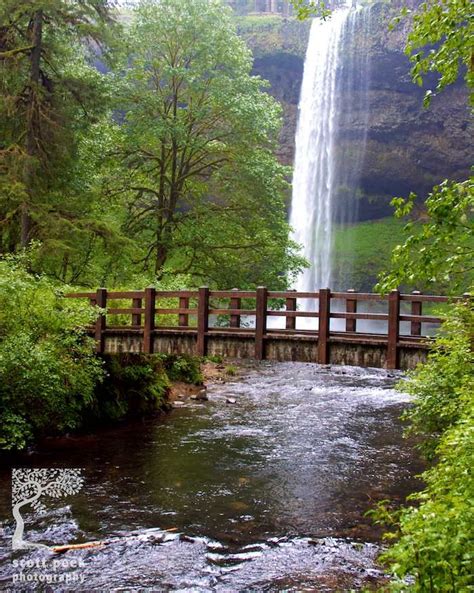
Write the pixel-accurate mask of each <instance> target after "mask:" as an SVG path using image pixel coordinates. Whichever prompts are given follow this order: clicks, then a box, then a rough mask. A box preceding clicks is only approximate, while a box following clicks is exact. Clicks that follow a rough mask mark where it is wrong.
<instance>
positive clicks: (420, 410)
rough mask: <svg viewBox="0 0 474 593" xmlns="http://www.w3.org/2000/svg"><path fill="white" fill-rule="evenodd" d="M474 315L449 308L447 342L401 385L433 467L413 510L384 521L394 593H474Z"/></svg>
mask: <svg viewBox="0 0 474 593" xmlns="http://www.w3.org/2000/svg"><path fill="white" fill-rule="evenodd" d="M473 320H474V313H473V310H472V307H471V306H469V305H458V306H455V307H452V310H451V312H450V314H449V316H448V319H447V321H446V323H445V325H444V330H443V334H442V335H441V336H440V337H439V338H438V339H437V341H436V346H435V349H434V351H433V352H432V354H431V355H430V356H429V360H428V363H427V364H426V365H424V366H421V367H419V369H418V370H416V371H415V372H414V373H412V374H411V376H410V377H409V378H408V380H406V381H404V382H403V383H402V388H403V389H405V390H406V389H408V391H410V393H412V394H413V395H414V396H415V401H414V406H413V408H412V409H411V410H410V412H409V413H408V415H407V416H408V417H409V419H410V420H411V422H412V424H411V428H410V431H411V432H412V433H415V434H418V435H422V436H423V437H424V449H425V451H426V452H427V453H428V455H429V457H430V458H431V459H433V458H436V460H437V461H436V463H435V464H434V465H433V466H432V467H431V468H430V469H428V470H427V471H426V472H424V474H423V475H422V477H423V479H424V481H425V483H426V487H425V489H424V490H423V491H422V492H419V493H416V494H413V495H412V496H411V497H410V499H411V501H412V502H413V503H414V505H415V506H410V507H406V508H403V509H401V510H399V511H397V512H395V513H393V512H389V511H387V510H386V509H382V510H381V511H380V512H379V517H380V516H381V518H382V519H384V520H385V521H384V522H388V523H390V522H391V523H392V524H393V525H394V526H395V533H393V532H392V533H390V534H386V537H387V538H389V539H394V538H395V539H396V542H395V543H394V544H393V545H392V547H390V548H389V549H388V550H387V551H386V552H385V553H384V554H383V556H382V559H383V560H385V561H386V562H388V564H389V567H390V571H391V573H392V575H393V580H392V581H391V583H390V585H389V590H391V591H404V592H405V591H406V592H408V591H413V592H416V593H418V592H419V593H422V592H428V591H429V592H438V591H439V592H453V593H454V592H456V593H463V592H467V591H472V587H473V586H474V577H473V573H472V566H473V565H474V552H473V541H474V508H473V506H472V501H473V500H474V479H473V475H472V468H473V467H474V444H473V443H474V364H473V363H474V355H473V350H472V341H471V340H472V335H473V333H472V329H473Z"/></svg>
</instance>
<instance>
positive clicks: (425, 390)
mask: <svg viewBox="0 0 474 593" xmlns="http://www.w3.org/2000/svg"><path fill="white" fill-rule="evenodd" d="M473 335H474V313H473V309H472V307H471V306H470V305H466V304H459V305H452V306H451V308H450V310H449V312H448V314H447V317H446V319H445V322H444V324H443V326H442V328H441V330H440V332H439V335H438V336H437V338H436V343H435V345H434V347H433V349H432V350H431V352H430V354H429V359H428V364H426V365H420V366H419V367H418V368H417V370H416V371H414V372H411V373H409V374H408V376H407V378H406V379H405V380H403V381H402V383H401V384H400V388H401V389H402V390H403V391H406V392H407V393H410V394H412V395H413V396H414V398H415V399H414V406H413V407H412V408H410V410H409V412H408V413H407V418H408V419H409V421H410V429H409V432H410V433H413V434H416V435H421V436H422V437H423V448H424V451H425V452H426V453H427V455H428V456H429V457H433V455H434V451H435V449H436V447H437V445H438V444H439V439H440V436H441V435H443V433H444V432H446V430H447V429H448V428H450V427H451V426H454V425H455V424H456V423H457V422H459V420H460V419H461V418H462V415H463V414H464V413H465V412H466V407H465V405H462V401H464V400H463V394H464V393H467V392H468V391H469V386H471V387H472V386H473V385H474V383H473V381H474V351H473V350H472V336H473ZM471 403H472V402H471ZM464 404H467V401H464Z"/></svg>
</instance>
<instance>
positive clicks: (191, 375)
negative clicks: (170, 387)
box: [161, 354, 204, 385]
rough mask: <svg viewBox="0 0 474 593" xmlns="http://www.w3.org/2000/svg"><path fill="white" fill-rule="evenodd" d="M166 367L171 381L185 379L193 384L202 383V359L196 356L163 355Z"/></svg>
mask: <svg viewBox="0 0 474 593" xmlns="http://www.w3.org/2000/svg"><path fill="white" fill-rule="evenodd" d="M161 360H162V361H163V364H164V367H165V369H166V372H167V374H168V377H169V378H170V380H171V381H183V382H184V383H191V384H193V385H202V383H203V381H204V379H203V376H202V373H201V360H200V359H199V358H197V357H195V356H189V355H188V356H187V355H185V354H184V355H179V356H178V355H175V354H169V355H163V356H162V357H161Z"/></svg>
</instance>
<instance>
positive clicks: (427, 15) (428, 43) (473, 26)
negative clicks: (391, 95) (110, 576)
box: [397, 0, 474, 106]
mask: <svg viewBox="0 0 474 593" xmlns="http://www.w3.org/2000/svg"><path fill="white" fill-rule="evenodd" d="M407 15H409V16H411V17H412V27H411V31H410V33H409V35H408V43H407V46H406V53H407V55H408V56H410V60H411V61H412V63H413V67H412V77H413V80H414V82H416V83H417V84H418V85H420V86H421V85H422V84H423V77H424V75H425V74H427V73H428V72H437V73H439V75H440V76H439V80H438V84H437V87H436V91H441V90H442V89H444V88H445V87H446V86H448V85H449V84H452V83H454V82H455V81H456V80H457V79H458V77H459V76H460V74H461V73H462V74H464V76H465V81H466V84H467V86H468V88H471V89H472V88H473V87H474V19H473V14H472V2H471V0H436V1H433V0H427V1H426V2H423V4H422V5H421V7H420V8H419V9H418V10H416V11H415V12H414V13H412V12H411V11H410V10H408V9H404V10H403V11H402V13H401V16H400V17H398V19H397V20H400V18H403V17H404V16H407ZM434 95H435V92H434V91H433V90H429V91H427V93H426V96H425V105H426V106H428V105H429V104H430V102H431V99H432V97H433V96H434ZM471 102H472V104H473V105H474V93H472V92H471Z"/></svg>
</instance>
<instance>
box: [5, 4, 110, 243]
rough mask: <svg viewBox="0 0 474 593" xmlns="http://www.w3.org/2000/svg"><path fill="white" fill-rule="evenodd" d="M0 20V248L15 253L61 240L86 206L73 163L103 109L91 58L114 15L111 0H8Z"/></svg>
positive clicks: (102, 95) (99, 76)
mask: <svg viewBox="0 0 474 593" xmlns="http://www.w3.org/2000/svg"><path fill="white" fill-rule="evenodd" d="M0 22H1V23H2V25H1V27H0V192H1V193H0V196H1V201H0V224H1V243H0V248H1V249H2V250H3V251H14V250H16V249H18V248H19V247H25V246H27V245H28V244H29V243H30V242H31V241H32V240H33V239H38V238H39V239H41V238H44V236H46V237H48V238H50V237H51V235H52V233H53V229H54V230H57V231H58V232H57V234H56V239H57V240H59V238H64V235H67V232H68V230H69V229H70V227H71V226H72V225H73V223H74V221H75V220H76V219H77V218H78V216H79V215H80V213H81V212H82V211H83V208H82V207H81V206H83V204H78V203H77V202H78V192H77V188H75V187H74V179H73V174H72V173H73V172H72V165H73V163H74V160H75V158H76V156H77V146H78V142H79V140H80V138H81V135H82V134H83V133H84V132H85V130H86V129H87V127H88V126H89V125H90V124H91V123H92V122H94V121H95V120H96V118H97V117H98V116H99V114H100V113H101V112H102V111H103V107H102V104H103V103H104V98H105V89H104V88H103V85H101V82H102V79H103V77H102V76H101V75H100V73H99V72H98V71H97V70H96V69H95V68H94V67H93V65H92V61H93V60H94V59H97V48H98V47H99V45H100V44H101V43H102V42H103V41H104V40H105V39H106V38H107V33H106V25H107V27H108V30H110V25H111V24H112V18H111V12H110V6H109V3H108V1H107V0H84V1H81V2H68V1H66V0H59V1H57V0H35V1H33V0H28V1H24V2H17V1H16V0H3V1H2V3H1V5H0ZM89 224H90V221H89ZM58 226H59V227H60V228H58Z"/></svg>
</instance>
